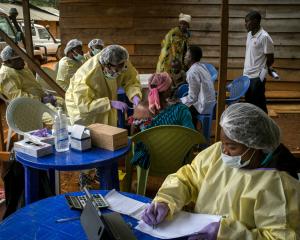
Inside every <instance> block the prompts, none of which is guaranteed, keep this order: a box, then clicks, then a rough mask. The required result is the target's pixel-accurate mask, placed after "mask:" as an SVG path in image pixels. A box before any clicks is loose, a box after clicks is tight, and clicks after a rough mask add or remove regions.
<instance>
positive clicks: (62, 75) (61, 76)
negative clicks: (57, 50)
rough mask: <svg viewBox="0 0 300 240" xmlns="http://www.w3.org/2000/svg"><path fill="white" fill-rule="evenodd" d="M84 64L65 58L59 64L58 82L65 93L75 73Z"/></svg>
mask: <svg viewBox="0 0 300 240" xmlns="http://www.w3.org/2000/svg"><path fill="white" fill-rule="evenodd" d="M81 65H82V62H79V61H76V60H74V59H71V58H69V57H63V58H62V59H60V60H59V62H58V70H57V75H56V82H57V84H58V85H59V86H61V88H62V89H64V90H65V91H66V90H67V89H68V87H69V84H70V79H71V78H72V77H73V75H74V74H75V72H76V71H77V70H78V68H80V66H81Z"/></svg>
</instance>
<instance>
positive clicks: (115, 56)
mask: <svg viewBox="0 0 300 240" xmlns="http://www.w3.org/2000/svg"><path fill="white" fill-rule="evenodd" d="M128 58H129V54H128V52H127V50H126V49H125V48H124V47H122V46H120V45H110V46H107V47H106V48H104V49H103V50H102V51H101V53H100V56H99V61H100V63H101V64H104V65H106V64H109V63H110V64H113V65H118V64H120V63H122V62H124V61H126V60H128Z"/></svg>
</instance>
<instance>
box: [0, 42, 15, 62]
mask: <svg viewBox="0 0 300 240" xmlns="http://www.w3.org/2000/svg"><path fill="white" fill-rule="evenodd" d="M16 57H19V55H18V54H17V53H16V52H15V51H14V50H13V49H12V48H11V47H10V46H6V47H5V48H4V49H3V50H2V51H1V59H2V61H3V62H5V61H7V60H10V59H13V58H16Z"/></svg>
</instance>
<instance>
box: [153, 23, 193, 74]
mask: <svg viewBox="0 0 300 240" xmlns="http://www.w3.org/2000/svg"><path fill="white" fill-rule="evenodd" d="M188 38H189V36H187V35H186V34H183V33H182V32H181V31H180V29H179V28H178V27H175V28H172V29H171V30H170V31H169V32H168V33H167V35H166V36H165V39H164V40H163V41H162V43H161V46H162V49H161V52H160V56H159V59H158V63H157V66H156V72H167V73H171V72H170V69H171V61H172V60H173V59H175V58H176V59H178V60H179V61H181V63H183V58H184V55H185V53H186V51H187V46H188Z"/></svg>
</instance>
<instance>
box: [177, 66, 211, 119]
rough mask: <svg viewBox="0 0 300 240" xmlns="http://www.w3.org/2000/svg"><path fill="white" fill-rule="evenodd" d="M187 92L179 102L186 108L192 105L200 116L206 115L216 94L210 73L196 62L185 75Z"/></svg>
mask: <svg viewBox="0 0 300 240" xmlns="http://www.w3.org/2000/svg"><path fill="white" fill-rule="evenodd" d="M186 81H187V83H188V84H189V92H188V95H187V96H186V97H183V98H181V102H182V103H183V104H185V105H187V106H188V107H190V106H191V105H193V106H194V107H195V108H196V109H197V111H198V112H199V113H201V114H208V113H210V111H211V108H212V106H214V104H215V102H216V93H215V88H214V84H213V82H212V80H211V76H210V73H209V72H208V70H207V68H206V67H205V65H204V64H203V63H200V62H196V63H194V64H193V65H192V66H191V67H190V69H189V70H188V71H187V73H186Z"/></svg>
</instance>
